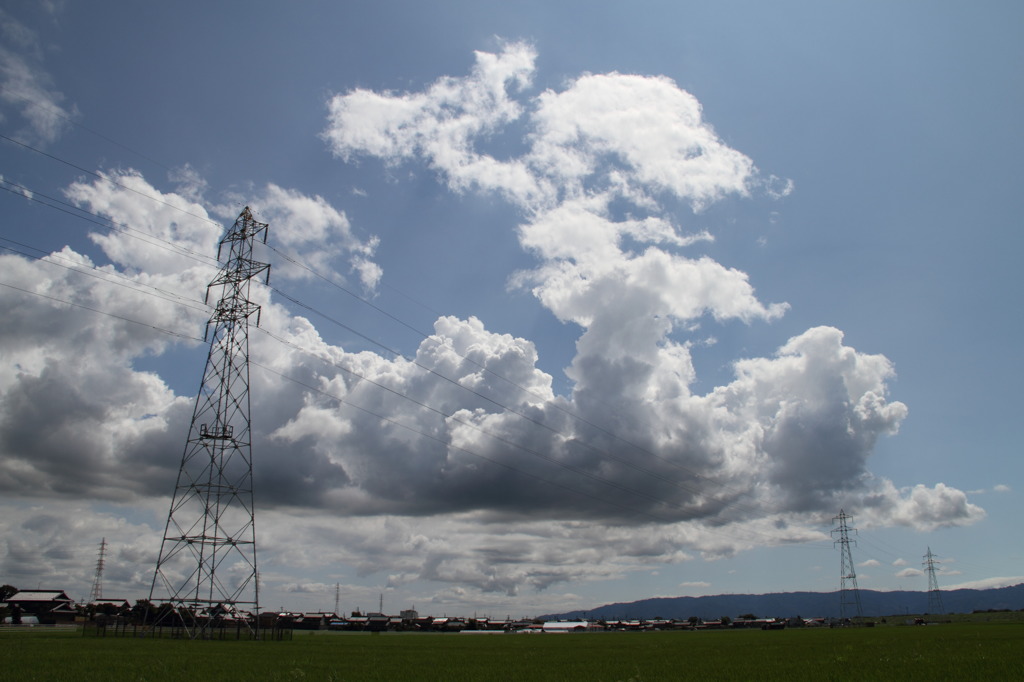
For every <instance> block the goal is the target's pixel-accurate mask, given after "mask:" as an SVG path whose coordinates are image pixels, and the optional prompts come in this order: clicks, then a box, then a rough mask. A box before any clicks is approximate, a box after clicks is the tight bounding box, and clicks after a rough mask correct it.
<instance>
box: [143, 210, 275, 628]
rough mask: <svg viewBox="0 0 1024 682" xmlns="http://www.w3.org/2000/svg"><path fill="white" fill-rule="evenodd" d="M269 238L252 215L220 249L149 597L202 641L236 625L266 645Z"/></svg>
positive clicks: (164, 620) (164, 616) (170, 621)
mask: <svg viewBox="0 0 1024 682" xmlns="http://www.w3.org/2000/svg"><path fill="white" fill-rule="evenodd" d="M259 238H262V240H263V242H264V243H266V240H267V224H266V223H260V222H257V221H256V220H255V219H254V218H253V216H252V212H251V211H250V210H249V207H248V206H246V207H245V209H244V210H243V211H242V212H241V214H239V216H238V219H237V220H235V224H234V225H233V226H232V227H231V229H230V230H228V233H227V234H226V235H225V236H224V238H223V239H222V240H221V242H220V249H218V253H217V258H218V260H220V257H221V252H222V251H223V250H224V247H225V246H227V247H228V248H229V253H228V258H227V260H226V261H225V262H224V265H223V266H222V267H221V269H220V271H219V272H218V274H217V276H216V277H215V278H214V279H213V281H211V282H210V284H209V286H208V287H207V290H206V295H207V301H209V296H210V289H213V288H215V287H216V288H219V293H220V298H219V300H218V301H217V305H216V307H215V308H214V312H213V314H212V316H211V317H210V320H209V322H207V325H206V336H207V338H209V339H210V351H209V354H208V355H207V358H206V369H205V370H204V372H203V380H202V384H201V385H200V387H199V394H198V395H197V396H196V403H195V409H194V411H193V413H192V423H191V426H190V427H189V434H188V440H187V441H186V442H185V452H184V453H183V455H182V458H181V469H180V470H179V472H178V482H177V484H176V485H175V488H174V496H173V498H172V499H171V508H170V512H169V513H168V515H167V525H166V527H165V529H164V536H163V541H162V542H161V544H160V556H159V558H158V559H157V564H156V571H155V572H154V574H153V584H152V587H151V588H150V593H149V600H150V602H151V603H152V604H153V605H154V606H155V605H156V602H157V601H160V602H163V604H165V605H166V606H165V607H163V608H161V609H160V610H159V611H158V612H157V617H156V624H162V625H173V626H177V627H182V628H184V630H185V633H186V636H188V637H190V638H192V639H205V638H209V637H210V636H212V630H213V629H214V628H217V627H221V626H223V625H224V624H225V623H226V622H228V621H229V622H231V623H232V625H237V624H239V623H241V624H243V626H244V627H247V628H248V629H249V630H250V631H251V633H252V636H253V637H256V638H258V636H259V619H258V617H257V616H258V614H259V581H258V580H257V573H256V523H255V513H254V507H253V489H252V448H251V433H252V423H251V420H250V415H249V318H250V317H252V316H253V315H254V314H256V315H257V318H256V323H257V325H258V324H259V311H260V306H259V305H257V304H256V303H253V302H252V301H251V300H250V298H249V290H250V285H251V284H252V281H253V279H256V278H258V277H259V278H262V279H263V280H264V282H265V283H269V277H270V265H268V264H267V263H259V262H257V261H255V260H253V257H252V252H253V245H254V243H255V240H256V239H259ZM211 332H212V336H211ZM154 600H156V601H154ZM245 611H250V612H251V614H252V617H251V618H249V617H248V614H246V613H245Z"/></svg>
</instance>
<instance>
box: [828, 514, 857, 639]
mask: <svg viewBox="0 0 1024 682" xmlns="http://www.w3.org/2000/svg"><path fill="white" fill-rule="evenodd" d="M852 519H853V517H852V516H849V515H848V514H847V513H846V512H845V511H843V510H842V509H840V510H839V516H834V517H832V523H836V522H838V523H839V526H838V527H837V528H835V529H833V530H832V537H836V533H838V534H839V539H838V540H836V541H835V542H834V543H833V545H839V553H840V554H841V555H842V556H841V558H840V568H839V617H840V618H842V619H844V620H845V619H846V618H852V617H853V616H854V615H855V616H856V617H857V618H860V617H861V616H863V615H864V612H863V611H862V609H861V606H860V590H859V589H858V588H857V571H855V570H854V568H853V555H852V554H850V542H853V543H854V544H856V540H852V541H851V540H850V531H851V530H852V531H853V532H854V533H856V532H857V529H856V528H850V527H849V526H848V525H847V524H846V522H847V520H852ZM851 610H853V611H855V613H853V612H851Z"/></svg>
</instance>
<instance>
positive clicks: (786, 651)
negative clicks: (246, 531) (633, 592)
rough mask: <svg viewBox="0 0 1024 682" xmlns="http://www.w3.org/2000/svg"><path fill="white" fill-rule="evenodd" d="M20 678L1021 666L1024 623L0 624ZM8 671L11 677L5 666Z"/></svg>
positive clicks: (967, 673) (689, 675)
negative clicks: (113, 630)
mask: <svg viewBox="0 0 1024 682" xmlns="http://www.w3.org/2000/svg"><path fill="white" fill-rule="evenodd" d="M0 659H2V660H3V664H2V668H0V679H18V680H75V681H76V682H77V681H83V680H137V681H140V682H141V681H146V682H155V681H158V680H185V679H201V680H309V681H313V680H389V681H394V680H417V681H427V680H446V681H456V680H531V681H536V680H607V681H612V680H632V681H634V682H641V681H645V680H646V681H649V680H678V679H690V680H726V679H728V680H775V679H787V680H793V679H813V680H880V679H899V680H936V679H942V680H954V679H959V680H978V679H997V680H1009V679H1024V626H1021V625H1009V624H957V623H953V624H947V625H934V626H925V627H908V626H903V627H896V626H890V627H877V628H871V629H845V630H839V629H837V630H828V629H815V630H811V629H807V630H781V631H769V632H763V631H760V630H755V631H718V632H713V631H708V632H644V633H593V634H565V635H551V634H545V635H458V634H440V635H429V634H382V635H371V634H335V633H326V632H325V633H312V634H300V633H296V635H295V638H294V639H293V640H292V641H285V642H235V641H224V642H221V641H213V642H188V641H172V640H151V639H130V638H125V639H118V638H112V637H108V638H103V639H95V638H84V637H82V636H81V634H72V633H53V632H38V631H36V632H18V633H10V632H4V633H0ZM8 675H11V677H7V676H8Z"/></svg>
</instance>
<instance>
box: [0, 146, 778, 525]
mask: <svg viewBox="0 0 1024 682" xmlns="http://www.w3.org/2000/svg"><path fill="white" fill-rule="evenodd" d="M0 138H2V139H6V140H8V141H10V142H12V143H14V144H16V145H19V146H21V147H24V148H26V149H28V150H31V151H33V152H36V153H38V154H41V155H43V156H46V157H48V158H51V159H53V160H55V161H58V162H60V163H63V164H66V165H68V166H71V167H73V168H76V169H78V170H81V171H83V172H85V173H89V174H90V175H93V176H95V177H97V178H100V179H102V180H106V181H108V182H112V183H113V184H115V185H117V186H118V187H121V188H123V189H126V190H128V191H131V192H134V193H136V194H138V195H139V196H142V197H145V198H147V199H150V200H152V201H155V202H157V203H160V204H163V205H164V206H168V207H170V208H172V209H174V210H177V211H181V212H182V213H185V214H186V215H190V216H193V217H195V218H199V219H200V220H205V221H207V222H211V223H213V224H216V225H218V226H219V223H216V222H215V221H212V220H210V219H209V218H206V217H204V216H199V215H197V214H195V213H191V212H189V211H186V210H184V209H183V208H181V207H180V206H175V205H173V204H171V203H168V202H166V201H163V200H161V199H158V198H156V197H153V196H151V195H149V194H146V193H144V192H139V191H138V190H135V189H133V188H131V187H127V186H126V185H123V184H121V183H118V182H116V181H114V180H112V179H110V178H109V177H106V176H104V175H101V174H99V173H96V172H93V171H89V170H86V169H84V168H82V167H80V166H77V165H75V164H73V163H71V162H69V161H66V160H64V159H61V158H59V157H57V156H54V155H52V154H48V153H46V152H44V151H42V150H40V149H36V148H35V147H32V146H31V145H27V144H25V143H23V142H19V141H17V140H14V139H12V138H10V137H7V136H5V135H0ZM266 246H267V248H269V249H271V250H272V251H274V252H275V253H277V254H279V255H280V256H281V257H283V258H285V259H286V260H288V261H289V262H291V263H292V264H294V265H296V266H298V267H300V268H302V269H304V270H306V271H307V272H310V273H311V274H313V275H314V276H316V277H317V278H319V279H321V280H323V281H325V282H327V283H328V284H330V285H331V286H334V287H336V288H338V289H339V290H340V291H343V292H344V293H346V294H349V295H350V296H353V297H354V298H356V299H357V300H359V301H361V302H362V303H364V304H365V305H368V306H370V307H371V308H373V309H374V310H376V311H378V312H379V313H381V314H382V315H385V316H386V317H388V318H389V319H391V320H394V321H395V322H397V323H399V324H401V325H402V326H404V327H406V328H408V329H410V330H411V331H414V332H415V333H416V334H418V335H420V336H421V337H422V338H425V339H431V338H433V336H432V335H430V334H427V333H425V332H423V331H422V330H420V329H417V328H416V327H414V326H413V325H411V324H409V323H407V322H405V321H403V320H401V319H399V318H398V317H396V316H395V315H392V314H391V313H389V312H387V311H385V310H384V309H382V308H381V307H379V306H377V305H375V304H374V303H372V302H370V301H368V300H367V299H366V298H364V297H362V296H359V295H358V294H356V293H354V292H352V291H351V290H349V289H347V288H345V287H342V286H341V285H340V284H338V283H337V282H335V281H334V280H332V279H331V278H329V277H326V276H324V275H323V274H321V273H319V272H317V271H316V270H315V269H314V268H312V267H310V266H308V265H306V264H304V263H300V262H299V261H297V260H296V259H294V258H292V257H290V256H288V255H287V254H285V253H284V252H282V251H280V250H278V249H276V248H274V247H273V246H272V245H269V244H268V245H266ZM279 293H280V292H279ZM289 300H292V301H293V302H294V299H291V298H290V299H289ZM346 328H348V329H351V328H349V327H346ZM357 333H358V332H357ZM360 336H362V337H363V338H365V339H367V340H370V339H369V338H368V337H366V336H365V335H362V334H360ZM439 343H441V345H449V344H448V343H447V340H445V342H439ZM381 347H382V348H385V349H387V350H388V351H389V352H393V351H391V349H388V348H387V347H386V346H383V345H381ZM449 347H451V346H450V345H449ZM452 350H453V352H455V353H456V354H457V355H459V357H462V358H463V359H465V360H466V361H467V362H470V363H472V364H474V365H476V366H478V367H480V369H481V370H483V371H484V372H487V373H488V374H491V375H492V376H495V377H496V378H498V379H501V380H502V381H505V382H507V383H509V384H510V385H512V386H515V387H516V388H518V389H519V390H521V391H524V392H526V393H528V394H530V395H533V396H534V397H537V398H541V399H543V398H542V397H541V396H537V394H536V393H534V392H533V391H531V390H530V389H527V388H526V387H524V386H522V385H520V384H518V383H516V382H514V381H512V380H510V379H508V378H506V377H504V376H501V375H500V374H498V373H496V372H494V371H493V370H491V369H489V368H487V367H484V366H483V365H480V364H479V363H477V362H476V361H474V360H472V359H471V358H468V357H466V356H464V355H462V354H460V353H458V351H457V350H455V349H454V348H452ZM438 376H441V375H438ZM444 378H445V379H446V380H448V381H451V380H450V379H447V377H444ZM455 383H458V382H455ZM548 404H550V405H551V406H552V407H553V408H554V409H556V410H559V411H561V412H563V413H565V414H567V415H568V416H570V417H572V418H574V419H576V420H579V421H580V422H581V423H584V424H586V425H587V426H590V427H591V428H593V429H596V430H597V431H599V432H601V433H603V434H605V435H607V436H609V437H610V438H613V439H615V440H617V441H619V442H621V443H624V444H626V445H628V446H630V447H632V448H634V449H636V450H637V451H638V452H641V453H643V454H646V455H648V456H650V457H654V458H656V459H659V460H661V461H662V462H664V463H666V464H668V465H670V466H673V467H675V468H677V469H678V470H679V471H682V472H684V473H686V474H687V475H689V476H691V477H693V478H695V479H698V480H702V481H705V482H707V483H710V484H712V485H715V486H718V487H719V488H720V489H722V490H723V491H725V492H731V493H732V494H733V495H735V496H741V495H744V494H745V493H744V492H743V491H738V490H735V489H732V488H731V487H730V486H728V485H727V484H725V483H723V482H721V481H718V480H716V479H713V478H710V477H707V476H704V475H703V474H700V473H698V472H696V471H694V470H692V469H690V468H688V467H685V466H683V465H682V464H679V463H678V462H676V461H674V460H672V459H669V458H667V457H664V456H662V455H659V454H657V453H655V452H652V451H651V450H649V449H647V448H644V447H642V446H640V445H637V444H636V443H632V442H631V441H629V440H628V439H625V438H623V437H621V436H619V435H617V434H615V433H613V432H611V431H608V430H607V429H605V428H604V427H602V426H600V425H598V424H595V423H593V422H591V421H589V420H587V419H586V418H585V417H582V416H580V415H578V414H576V413H575V412H573V411H572V410H568V409H566V408H564V407H562V406H561V405H558V404H557V402H550V403H548ZM532 421H534V422H535V423H537V424H538V425H541V424H540V423H539V422H536V420H532ZM545 428H548V427H545ZM580 442H582V441H580ZM588 447H592V446H589V445H588ZM690 492H694V493H696V491H690ZM732 504H733V505H734V506H736V507H737V508H738V509H741V510H742V509H743V507H742V506H741V505H739V504H737V503H736V502H735V501H734V502H733V503H732ZM746 510H747V511H758V510H755V509H753V508H747V509H746Z"/></svg>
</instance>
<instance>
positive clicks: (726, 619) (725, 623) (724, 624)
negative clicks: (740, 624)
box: [722, 616, 732, 627]
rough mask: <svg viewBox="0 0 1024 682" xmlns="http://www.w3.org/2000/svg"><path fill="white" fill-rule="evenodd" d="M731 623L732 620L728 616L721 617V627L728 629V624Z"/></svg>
mask: <svg viewBox="0 0 1024 682" xmlns="http://www.w3.org/2000/svg"><path fill="white" fill-rule="evenodd" d="M731 622H732V618H730V617H729V616H722V627H729V623H731Z"/></svg>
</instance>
